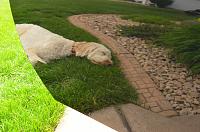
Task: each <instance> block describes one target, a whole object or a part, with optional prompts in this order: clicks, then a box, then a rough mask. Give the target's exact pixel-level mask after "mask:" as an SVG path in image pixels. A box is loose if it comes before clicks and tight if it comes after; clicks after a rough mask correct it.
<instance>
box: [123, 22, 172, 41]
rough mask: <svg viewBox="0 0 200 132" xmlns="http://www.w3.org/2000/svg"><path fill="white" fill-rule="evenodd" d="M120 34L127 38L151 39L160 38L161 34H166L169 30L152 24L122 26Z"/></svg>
mask: <svg viewBox="0 0 200 132" xmlns="http://www.w3.org/2000/svg"><path fill="white" fill-rule="evenodd" d="M121 30H122V31H121V32H120V33H121V34H122V35H124V36H127V37H134V36H135V37H139V38H146V39H152V38H156V37H158V36H160V35H161V34H163V33H165V32H167V31H168V30H169V28H167V27H164V26H160V25H154V24H140V25H139V26H133V27H130V26H122V27H121Z"/></svg>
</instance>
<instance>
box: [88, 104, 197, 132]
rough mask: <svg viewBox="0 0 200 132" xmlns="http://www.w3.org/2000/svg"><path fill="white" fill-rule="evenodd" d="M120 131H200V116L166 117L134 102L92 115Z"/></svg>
mask: <svg viewBox="0 0 200 132" xmlns="http://www.w3.org/2000/svg"><path fill="white" fill-rule="evenodd" d="M90 117H92V118H93V119H95V120H97V121H99V122H101V123H104V124H105V125H107V126H109V127H111V128H113V129H115V130H117V131H119V132H200V116H199V115H196V116H177V117H171V118H170V117H164V116H162V115H160V114H157V113H154V112H151V111H149V110H146V109H143V108H141V107H139V106H136V105H134V104H125V105H121V106H119V107H108V108H105V109H103V110H100V111H96V112H94V113H92V114H91V115H90Z"/></svg>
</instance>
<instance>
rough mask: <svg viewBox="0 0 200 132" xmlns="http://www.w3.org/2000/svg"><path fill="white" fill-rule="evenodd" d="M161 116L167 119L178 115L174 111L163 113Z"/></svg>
mask: <svg viewBox="0 0 200 132" xmlns="http://www.w3.org/2000/svg"><path fill="white" fill-rule="evenodd" d="M159 114H160V115H162V116H165V117H172V116H177V115H178V114H177V112H175V111H174V110H168V111H162V112H160V113H159Z"/></svg>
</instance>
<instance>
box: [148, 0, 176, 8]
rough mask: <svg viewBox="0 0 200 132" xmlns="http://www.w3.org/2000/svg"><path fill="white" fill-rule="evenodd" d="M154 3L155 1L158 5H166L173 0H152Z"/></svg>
mask: <svg viewBox="0 0 200 132" xmlns="http://www.w3.org/2000/svg"><path fill="white" fill-rule="evenodd" d="M150 1H151V2H152V3H155V4H156V5H157V6H158V7H161V8H163V7H166V6H168V5H171V4H172V3H173V0H150Z"/></svg>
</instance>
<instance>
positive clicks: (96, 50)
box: [16, 24, 112, 65]
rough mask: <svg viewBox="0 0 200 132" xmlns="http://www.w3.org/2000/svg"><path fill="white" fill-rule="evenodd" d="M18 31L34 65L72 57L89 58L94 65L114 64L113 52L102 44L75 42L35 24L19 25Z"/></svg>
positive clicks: (17, 26)
mask: <svg viewBox="0 0 200 132" xmlns="http://www.w3.org/2000/svg"><path fill="white" fill-rule="evenodd" d="M16 29H17V32H18V34H19V36H20V40H21V42H22V45H23V47H24V50H25V52H26V53H27V56H28V58H29V60H30V62H31V63H32V64H33V65H34V64H36V63H38V62H41V63H45V64H46V63H48V62H49V61H50V60H54V59H60V58H62V57H66V56H70V55H75V56H79V57H87V59H89V60H90V61H91V62H92V63H94V64H101V65H111V64H112V60H111V52H110V50H109V49H107V48H106V47H105V46H103V45H102V44H98V43H94V42H75V41H73V40H69V39H66V38H64V37H62V36H60V35H57V34H54V33H52V32H50V31H48V30H46V29H44V28H42V27H40V26H37V25H33V24H17V25H16Z"/></svg>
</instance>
